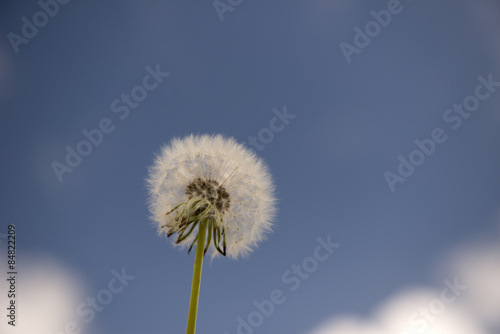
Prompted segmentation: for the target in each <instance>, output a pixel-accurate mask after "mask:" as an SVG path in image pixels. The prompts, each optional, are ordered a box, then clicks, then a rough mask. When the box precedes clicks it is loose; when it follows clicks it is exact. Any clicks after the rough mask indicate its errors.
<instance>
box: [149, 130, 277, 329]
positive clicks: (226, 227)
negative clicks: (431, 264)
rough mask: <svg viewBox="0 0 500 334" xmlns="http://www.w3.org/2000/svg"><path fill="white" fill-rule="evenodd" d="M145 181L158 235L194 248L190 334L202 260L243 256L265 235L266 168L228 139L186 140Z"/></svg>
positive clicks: (270, 207) (269, 189) (270, 197)
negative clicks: (208, 253)
mask: <svg viewBox="0 0 500 334" xmlns="http://www.w3.org/2000/svg"><path fill="white" fill-rule="evenodd" d="M149 172H150V173H149V174H150V175H149V178H148V179H147V183H148V188H149V195H150V198H149V205H150V211H151V214H152V219H153V220H154V221H155V223H156V224H157V226H158V230H159V232H160V233H164V234H166V235H167V237H171V236H173V235H176V238H175V240H174V244H175V245H177V246H181V247H185V248H187V249H188V254H189V252H190V251H191V250H192V249H193V247H194V246H195V245H196V256H195V263H194V269H193V282H192V286H191V300H190V306H189V315H188V326H187V333H188V334H190V333H194V331H195V326H196V313H197V309H198V296H199V288H200V280H201V269H202V265H203V256H204V255H205V254H206V253H207V252H210V253H211V255H212V258H213V257H215V256H217V255H218V254H221V255H223V256H226V255H227V256H229V257H231V258H234V259H236V258H238V257H240V256H244V255H246V254H248V253H249V252H250V251H252V250H253V249H254V248H255V247H256V246H257V244H258V243H259V242H260V241H262V240H263V239H264V238H265V235H266V233H268V232H270V231H271V227H272V223H271V221H272V219H273V218H274V214H275V211H276V209H275V202H276V200H275V197H274V186H273V182H272V179H271V175H270V174H269V172H268V170H267V167H266V165H265V164H264V162H263V161H262V160H261V159H260V158H258V157H257V156H256V155H255V154H254V153H252V152H251V151H249V150H247V149H246V148H245V147H244V146H243V145H241V144H238V143H237V142H236V141H235V140H234V139H232V138H224V137H223V136H221V135H214V136H210V135H201V136H194V135H190V136H187V137H185V138H184V139H174V140H172V142H171V143H170V145H168V146H165V147H163V149H162V151H161V153H160V154H159V155H158V156H157V157H156V160H155V163H154V165H153V166H152V167H151V168H150V171H149Z"/></svg>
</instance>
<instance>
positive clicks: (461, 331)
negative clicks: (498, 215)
mask: <svg viewBox="0 0 500 334" xmlns="http://www.w3.org/2000/svg"><path fill="white" fill-rule="evenodd" d="M447 262H448V263H449V264H450V265H449V267H450V269H449V270H448V271H447V272H446V275H447V277H448V278H449V279H448V281H449V283H448V284H447V283H445V282H443V283H442V284H441V286H438V288H436V287H434V288H422V287H420V288H419V287H414V288H410V289H407V290H405V291H400V292H398V293H396V294H394V295H393V296H391V297H389V298H388V299H387V300H386V301H384V302H383V303H382V304H381V305H379V306H377V307H376V308H375V310H374V312H373V313H372V316H370V317H369V318H365V319H364V318H359V317H354V316H339V317H335V318H333V319H330V320H328V321H327V322H325V323H324V324H323V325H321V326H320V327H318V328H317V329H315V330H313V331H311V332H310V333H309V334H451V333H453V334H490V333H491V332H490V331H489V330H488V329H490V330H491V329H493V328H496V329H497V330H498V329H500V243H499V242H498V240H495V242H486V241H484V240H483V241H482V242H481V243H479V244H474V245H471V246H469V247H467V248H462V249H460V250H457V251H455V252H453V253H452V255H451V256H449V257H447ZM455 279H456V280H457V281H456V283H457V284H459V285H461V286H462V289H461V290H457V291H458V292H457V291H455V298H453V297H454V294H453V288H450V285H453V283H454V282H455ZM443 291H445V292H443ZM451 299H453V300H451Z"/></svg>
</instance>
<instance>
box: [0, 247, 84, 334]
mask: <svg viewBox="0 0 500 334" xmlns="http://www.w3.org/2000/svg"><path fill="white" fill-rule="evenodd" d="M17 260H18V263H19V265H18V268H17V272H18V275H17V281H16V292H17V293H16V316H17V317H16V318H17V319H16V326H15V327H12V326H10V325H8V324H7V321H6V320H5V319H7V318H6V316H5V314H6V311H4V312H2V321H1V322H0V333H16V334H55V333H60V332H63V331H64V326H65V325H66V323H67V322H68V321H75V322H76V324H77V325H78V326H81V325H82V324H81V323H80V322H79V319H78V318H77V317H76V316H75V310H76V306H77V305H78V303H80V302H81V301H82V300H83V298H82V296H83V294H82V288H81V284H80V283H79V279H78V277H77V276H76V275H75V274H73V273H71V272H70V271H69V270H68V269H67V268H64V267H63V266H61V265H60V264H58V263H56V262H55V261H54V260H52V259H48V258H43V259H40V258H37V259H36V261H35V260H34V259H26V258H25V257H22V258H20V257H18V259H17ZM5 262H6V261H5ZM5 262H4V261H2V265H0V269H1V272H2V273H6V272H7V271H8V270H7V268H6V264H5ZM1 282H2V283H1V286H0V291H2V293H1V294H0V305H1V309H2V310H5V309H6V308H7V305H8V303H9V299H8V298H7V293H6V292H7V291H8V288H9V287H8V286H7V284H6V283H7V281H6V280H5V279H2V280H1Z"/></svg>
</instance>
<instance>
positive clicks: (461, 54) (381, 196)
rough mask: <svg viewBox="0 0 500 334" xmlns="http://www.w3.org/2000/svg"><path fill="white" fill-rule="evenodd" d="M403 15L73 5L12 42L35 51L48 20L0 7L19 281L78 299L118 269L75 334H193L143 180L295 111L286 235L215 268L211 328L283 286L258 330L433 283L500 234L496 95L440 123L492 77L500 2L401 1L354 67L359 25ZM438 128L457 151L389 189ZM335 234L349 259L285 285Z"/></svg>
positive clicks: (362, 309) (281, 229) (300, 8)
mask: <svg viewBox="0 0 500 334" xmlns="http://www.w3.org/2000/svg"><path fill="white" fill-rule="evenodd" d="M47 3H50V1H47ZM226 3H227V2H226ZM233 3H237V1H233ZM390 3H391V1H370V2H368V1H327V0H313V1H273V2H271V3H270V2H264V1H246V0H243V1H242V2H241V3H240V4H239V5H236V6H234V7H232V8H233V10H232V11H227V12H225V13H224V14H223V17H224V20H223V21H221V20H220V17H219V15H218V14H217V11H216V10H215V8H214V5H213V4H212V3H211V2H210V1H207V2H204V3H197V4H191V3H187V2H181V1H153V0H152V1H142V2H141V1H129V0H127V1H106V2H99V1H78V0H73V1H71V2H69V3H67V4H64V5H63V4H60V5H58V6H59V10H58V12H57V13H56V14H54V16H53V17H49V16H46V17H47V23H46V25H44V26H42V27H39V28H38V32H37V34H36V35H35V36H33V37H31V38H27V39H26V40H28V42H27V43H21V44H19V45H17V46H15V45H16V43H15V42H14V43H12V42H11V41H12V38H14V37H12V36H13V35H12V34H11V35H10V36H11V37H10V39H9V33H14V34H16V35H18V36H21V37H22V34H23V32H22V27H23V24H24V23H23V17H26V18H27V19H28V21H30V22H33V15H35V14H36V13H37V12H39V11H40V10H41V7H40V5H39V4H38V3H37V2H36V1H18V2H16V3H6V2H2V3H1V5H0V35H1V36H3V37H2V38H1V39H0V110H1V112H0V118H1V121H0V136H1V140H0V147H1V150H2V155H3V157H4V158H3V163H2V167H1V168H2V172H1V173H0V183H1V184H2V187H1V189H0V194H1V195H0V196H1V199H2V203H3V206H2V208H3V209H2V210H1V212H0V217H1V222H2V223H1V225H0V226H1V230H0V233H7V232H6V231H7V225H8V224H12V223H13V224H15V225H16V226H17V233H18V239H19V244H18V260H19V266H20V269H19V272H20V273H21V274H22V270H23V263H24V266H26V272H29V270H30V269H29V268H27V264H28V263H36V262H37V259H40V258H50V259H51V261H55V262H56V263H58V266H60V267H62V268H64V270H65V271H68V272H71V273H72V275H74V276H76V277H78V280H79V281H80V284H81V289H82V294H83V299H78V298H79V297H77V298H75V303H76V304H75V305H78V304H79V303H80V302H82V301H84V300H85V298H86V297H87V296H95V295H96V294H97V293H98V291H100V290H101V289H104V288H105V287H106V286H107V285H108V282H109V280H110V279H111V278H112V277H113V276H112V275H113V274H112V270H118V271H120V270H121V268H123V267H125V268H126V271H127V273H129V274H130V275H133V276H135V279H134V280H133V281H131V282H130V284H129V285H128V286H126V288H125V289H124V290H123V291H122V292H121V293H119V294H118V295H116V296H115V297H114V300H113V301H112V303H110V304H109V305H107V306H106V308H105V309H104V310H102V311H101V312H98V313H97V314H96V316H95V319H93V320H92V321H91V322H90V323H89V324H86V325H85V327H84V329H83V332H82V333H124V334H134V333H151V334H153V333H179V332H183V331H184V330H185V322H186V318H187V308H188V300H189V289H190V284H191V273H192V264H193V256H187V255H186V254H184V253H183V252H179V251H178V250H176V249H174V248H173V247H171V245H170V244H169V241H168V240H165V239H164V238H161V237H158V236H157V235H156V232H155V228H154V227H153V225H152V223H151V222H150V221H149V219H148V215H149V213H148V210H147V207H146V204H145V202H146V197H147V192H146V188H145V182H144V178H145V176H146V175H147V168H148V166H150V165H151V163H152V162H153V159H154V153H155V152H158V150H159V148H160V147H161V145H162V144H165V143H168V142H169V141H170V139H171V138H172V137H176V136H184V135H187V134H190V133H222V134H224V135H227V136H232V137H235V138H236V139H237V140H239V141H242V142H243V141H247V142H248V137H249V136H255V137H257V138H258V136H259V133H261V137H262V138H267V137H265V135H266V134H265V132H266V131H267V130H263V129H265V128H270V122H271V121H272V119H273V117H275V115H276V111H278V112H281V113H283V112H284V110H285V109H286V112H287V113H288V114H290V115H293V116H295V117H294V118H292V117H291V116H290V118H289V119H287V121H288V124H284V128H283V129H282V130H281V131H275V132H273V138H272V140H268V143H266V144H265V145H264V148H263V149H262V150H258V149H257V150H256V151H257V153H258V154H259V155H260V156H261V157H262V158H263V159H265V161H266V162H267V163H268V165H269V167H270V170H271V172H272V173H273V176H274V179H275V182H276V186H277V195H278V197H279V205H278V206H279V214H278V217H277V219H276V226H275V229H274V233H273V234H271V235H270V236H269V238H268V240H267V241H266V242H265V243H262V245H261V246H260V247H259V248H258V249H257V250H256V251H255V252H254V253H252V254H251V256H250V257H248V258H247V259H243V260H239V261H232V260H229V259H221V260H215V261H214V262H213V263H212V264H210V263H209V262H206V263H205V267H204V272H203V280H202V286H201V296H200V306H199V318H198V333H221V334H223V333H225V332H227V333H229V334H233V333H236V332H237V326H238V322H237V318H238V317H242V318H246V317H247V316H248V315H249V314H250V313H251V312H253V311H254V310H255V306H254V305H253V301H254V300H258V301H261V300H263V299H269V298H270V293H271V291H273V290H275V289H280V290H282V291H283V292H284V294H285V296H286V302H284V303H283V304H281V305H277V306H276V309H275V311H274V313H273V314H272V316H270V317H269V318H266V319H265V321H264V323H263V324H262V325H261V326H259V327H258V328H255V329H254V331H255V333H309V332H310V331H311V330H312V329H313V328H316V327H317V326H318V325H319V324H321V323H322V322H323V321H325V320H326V319H329V318H331V317H333V316H336V315H338V314H341V313H352V314H356V315H359V316H366V315H367V314H370V312H371V311H372V310H373V309H374V308H375V307H376V305H378V304H379V303H381V302H382V301H383V300H385V299H386V298H387V296H389V295H391V294H393V293H394V292H395V291H397V290H398V289H401V288H403V287H408V286H414V285H425V286H430V287H433V286H439V285H440V284H441V282H442V280H443V279H445V278H446V277H444V276H442V275H444V274H440V273H436V272H435V270H434V269H435V266H436V263H437V262H436V261H437V260H438V258H440V257H441V256H442V255H443V254H446V253H448V252H450V250H452V249H455V248H456V247H459V246H460V245H463V244H465V243H468V242H470V241H471V240H476V239H478V238H482V237H483V236H488V235H493V234H495V233H497V234H498V230H499V229H498V223H496V217H497V214H498V209H499V204H500V178H498V170H499V167H500V154H499V152H500V150H499V149H500V131H499V128H500V116H499V104H500V88H496V89H498V91H496V90H495V87H493V88H492V90H493V91H488V88H487V87H483V88H482V89H481V92H482V93H483V94H484V93H486V92H490V93H491V94H490V95H489V96H488V98H485V99H484V100H481V101H480V105H479V106H478V108H477V110H476V111H473V112H471V113H470V116H467V117H468V118H463V117H462V116H460V117H462V119H463V123H462V124H461V126H460V128H458V129H456V130H454V129H453V128H452V127H451V125H452V123H450V122H447V121H446V120H445V119H444V118H443V116H444V114H445V113H446V112H447V110H448V109H449V108H453V105H454V104H462V103H463V102H464V100H465V99H467V98H468V97H469V96H475V94H476V87H477V86H478V85H479V84H481V81H479V80H478V77H480V76H482V77H483V78H486V79H487V78H488V76H491V78H492V80H493V81H494V82H496V81H500V66H499V61H498V59H499V55H500V40H499V32H500V25H499V24H498V22H499V20H498V18H499V16H500V6H499V5H498V3H496V2H495V1H489V0H480V1H474V2H470V1H465V0H463V1H451V0H449V1H448V0H442V1H438V2H429V1H412V2H410V1H406V0H402V1H401V3H400V5H399V7H398V8H399V13H398V14H392V15H391V21H390V22H389V23H388V24H387V26H386V27H381V26H380V25H379V27H380V29H379V30H380V31H378V33H374V32H372V34H374V35H375V36H374V37H371V38H370V39H371V41H370V44H369V45H368V46H366V47H364V48H357V49H358V53H355V54H352V57H351V59H350V60H351V61H350V63H349V62H348V61H347V59H346V57H345V55H344V54H343V52H342V49H341V47H340V43H342V42H345V43H349V44H350V45H352V46H354V47H356V45H355V34H356V32H355V30H354V28H355V27H360V29H362V31H363V29H364V28H365V25H366V24H367V23H369V22H370V21H373V20H374V17H373V14H371V11H372V10H374V11H377V12H379V11H380V10H387V8H388V4H390ZM393 5H394V4H393ZM38 19H43V15H42V16H40V17H39V18H38ZM23 38H24V37H23ZM16 49H17V51H18V52H17V53H16ZM155 70H156V71H161V72H165V73H169V74H168V76H167V75H166V74H164V75H163V76H159V77H158V78H157V80H156V83H158V85H154V83H155V81H154V78H153V77H151V78H150V79H145V77H146V76H147V75H151V71H155ZM144 80H146V84H144ZM148 85H149V87H152V86H155V87H154V88H151V89H142V88H136V87H144V86H148ZM134 92H135V93H134ZM144 92H146V94H147V96H146V97H144V99H143V100H142V97H143V95H144ZM133 94H135V96H139V99H141V101H138V102H137V106H135V104H133V102H131V103H132V104H130V105H128V106H127V107H125V106H126V105H127V102H124V101H125V100H122V99H123V98H124V97H123V96H124V95H133ZM141 94H143V95H141ZM116 99H118V100H119V102H116V104H115V109H113V108H112V104H113V102H114V101H116ZM125 99H126V97H125ZM470 101H473V99H472V100H470ZM470 101H469V102H470ZM132 106H134V107H132ZM116 107H122V109H121V111H118V112H117V110H116ZM127 108H128V114H127V116H126V117H125V113H126V111H125V110H126V109H127ZM273 110H275V112H273ZM453 115H454V116H456V115H458V114H457V113H454V114H453ZM120 116H122V118H123V119H121V118H120ZM102 122H104V124H105V126H104V128H106V129H108V131H110V133H107V134H106V133H104V134H103V135H102V139H101V140H98V141H100V143H99V145H97V146H95V145H94V146H93V147H92V152H91V153H90V154H88V156H85V157H83V158H82V160H81V162H80V163H78V164H77V166H76V167H71V169H72V171H71V172H70V173H69V172H68V173H64V174H63V175H62V182H60V180H59V179H58V177H57V175H56V173H55V172H54V169H53V165H54V161H57V162H59V163H61V164H64V165H67V162H65V159H66V154H67V150H66V147H67V146H69V147H70V148H71V149H74V150H77V146H78V143H80V142H81V141H82V140H85V136H84V134H83V133H82V131H84V130H86V131H91V130H92V129H96V128H99V126H100V124H101V126H102ZM106 124H107V125H106ZM111 128H112V129H113V130H111ZM436 128H440V129H442V130H443V132H444V134H446V136H447V140H446V141H445V142H443V143H438V144H436V145H435V150H434V152H433V153H432V154H430V155H428V156H425V161H424V162H423V163H422V164H421V165H419V166H417V167H415V170H414V172H413V173H412V174H411V175H410V176H408V177H407V178H405V181H404V183H397V184H395V191H391V187H390V186H389V185H388V182H387V181H386V178H385V176H384V173H385V172H386V171H390V172H392V173H395V174H396V173H397V169H398V165H399V163H400V162H399V160H398V157H399V156H400V155H401V156H402V157H403V158H405V159H407V160H408V159H409V156H410V155H411V153H412V152H413V151H414V150H416V149H417V148H418V147H417V146H416V144H415V143H414V141H415V140H416V139H418V140H424V139H426V138H431V137H432V131H433V130H434V129H436ZM101 131H102V129H101ZM267 134H269V131H267ZM98 137H99V136H97V137H96V138H98ZM96 140H97V139H96ZM260 140H261V141H262V139H260ZM261 144H262V142H261ZM81 149H83V150H85V149H86V148H85V147H83V148H81ZM87 149H88V148H87ZM327 236H331V240H333V241H334V242H336V243H340V244H341V246H340V247H339V248H338V249H336V250H335V253H334V254H332V255H331V257H329V258H328V260H326V261H324V262H320V263H319V264H318V268H317V270H315V271H314V272H313V273H311V274H310V277H308V278H307V279H301V280H300V282H301V285H300V287H299V288H298V289H297V290H295V291H292V290H291V289H290V286H291V284H286V283H284V282H283V280H282V275H283V274H284V273H285V272H286V271H287V270H290V269H291V268H292V266H293V265H294V264H295V265H300V264H301V263H302V262H303V261H304V259H305V258H307V257H311V256H313V254H314V250H315V247H316V246H317V238H318V237H320V238H327ZM0 248H1V249H2V251H3V252H5V250H4V248H5V247H4V245H3V244H2V245H0ZM40 261H41V260H40ZM2 265H4V263H2ZM64 270H63V271H64ZM440 275H441V276H440ZM24 279H25V280H27V278H24ZM27 285H28V283H26V286H27ZM19 289H20V291H22V286H21V285H20V286H19ZM19 312H20V315H19V321H20V322H22V321H23V320H22V309H21V310H19ZM68 317H69V318H71V319H67V320H62V321H63V323H66V322H67V321H71V320H72V319H73V318H74V319H73V320H75V321H81V320H82V319H81V317H80V316H78V315H77V314H76V313H74V314H69V315H68ZM2 325H4V324H2ZM7 329H8V330H11V328H7ZM62 330H63V328H61V329H60V331H62ZM12 333H15V331H13V332H12ZM47 334H49V333H47Z"/></svg>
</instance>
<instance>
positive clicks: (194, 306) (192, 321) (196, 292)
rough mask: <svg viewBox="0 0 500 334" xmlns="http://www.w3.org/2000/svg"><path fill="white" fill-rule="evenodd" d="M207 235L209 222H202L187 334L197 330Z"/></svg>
mask: <svg viewBox="0 0 500 334" xmlns="http://www.w3.org/2000/svg"><path fill="white" fill-rule="evenodd" d="M206 234H207V222H206V221H201V222H200V226H199V229H198V241H197V242H196V256H195V258H194V267H193V282H192V283H191V299H190V301H189V314H188V322H187V330H186V334H194V331H195V329H196V313H197V312H198V299H199V297H200V282H201V269H202V267H203V249H204V246H205V236H206Z"/></svg>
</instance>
